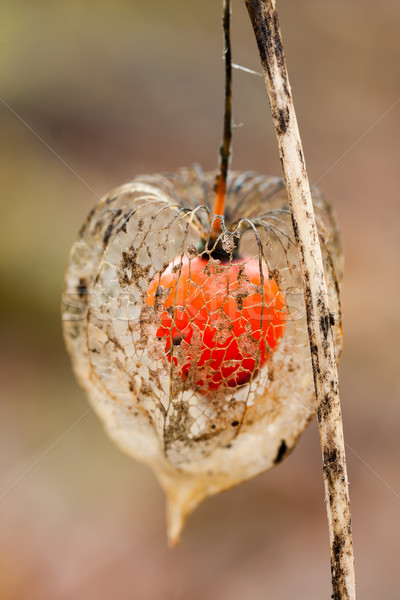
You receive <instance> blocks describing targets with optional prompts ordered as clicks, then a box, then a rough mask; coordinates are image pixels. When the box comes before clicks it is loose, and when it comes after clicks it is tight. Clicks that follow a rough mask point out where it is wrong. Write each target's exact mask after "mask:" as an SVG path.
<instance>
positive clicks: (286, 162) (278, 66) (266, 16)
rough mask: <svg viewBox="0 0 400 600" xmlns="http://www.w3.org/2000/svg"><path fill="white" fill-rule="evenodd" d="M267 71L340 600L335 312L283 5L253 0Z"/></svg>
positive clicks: (345, 514) (342, 546)
mask: <svg viewBox="0 0 400 600" xmlns="http://www.w3.org/2000/svg"><path fill="white" fill-rule="evenodd" d="M245 2H246V6H247V10H248V12H249V15H250V19H251V22H252V25H253V29H254V33H255V36H256V40H257V45H258V49H259V52H260V58H261V64H262V67H263V70H264V77H265V82H266V85H267V90H268V96H269V102H270V105H271V111H272V116H273V121H274V126H275V131H276V135H277V138H278V144H279V151H280V156H281V161H282V167H283V173H284V177H285V181H286V186H287V190H288V197H289V203H290V208H291V214H292V222H293V230H294V236H295V240H296V244H297V248H298V252H299V258H300V265H301V273H302V281H303V289H304V298H305V305H306V311H307V324H308V334H309V340H310V350H311V359H312V368H313V374H314V384H315V393H316V398H317V403H318V422H319V434H320V442H321V450H322V458H323V477H324V485H325V501H326V508H327V514H328V522H329V537H330V547H331V570H332V586H333V595H332V598H333V599H334V600H354V599H355V597H356V590H355V575H354V556H353V541H352V532H351V516H350V503H349V493H348V481H347V470H346V456H345V448H344V439H343V428H342V416H341V408H340V399H339V382H338V372H337V365H336V357H335V348H334V343H333V335H332V328H331V325H332V319H333V317H332V315H331V314H330V312H329V307H328V303H327V298H328V296H327V287H326V281H325V275H324V268H323V262H322V254H321V248H320V245H319V239H318V233H317V229H316V225H315V219H314V211H313V205H312V200H311V192H310V185H309V181H308V176H307V171H306V166H305V161H304V156H303V149H302V144H301V139H300V133H299V129H298V125H297V119H296V114H295V110H294V104H293V98H292V93H291V89H290V85H289V80H288V74H287V70H286V62H285V56H284V52H283V46H282V38H281V33H280V26H279V21H278V14H277V11H276V3H275V0H245Z"/></svg>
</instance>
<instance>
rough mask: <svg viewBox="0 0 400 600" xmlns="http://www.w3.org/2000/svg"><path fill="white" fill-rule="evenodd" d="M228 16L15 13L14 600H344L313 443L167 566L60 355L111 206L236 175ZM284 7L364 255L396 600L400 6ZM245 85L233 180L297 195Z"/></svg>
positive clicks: (354, 479) (10, 55) (315, 164)
mask: <svg viewBox="0 0 400 600" xmlns="http://www.w3.org/2000/svg"><path fill="white" fill-rule="evenodd" d="M220 4H221V2H219V1H218V2H217V1H214V0H202V1H201V2H195V1H194V0H171V1H169V2H166V1H165V0H164V1H161V0H158V1H152V2H140V1H139V0H129V1H128V0H126V1H122V0H119V1H113V2H111V0H110V1H107V0H102V1H100V0H98V1H97V2H95V1H90V0H81V1H79V0H68V1H67V0H64V1H61V0H60V1H58V2H50V1H44V0H38V1H36V2H31V1H30V0H17V1H16V2H12V1H11V0H3V2H2V3H0V23H1V27H0V44H1V49H0V89H1V96H2V98H3V100H4V101H5V102H7V104H8V105H9V107H10V108H7V107H6V106H5V105H4V104H2V105H0V119H1V121H0V127H1V130H0V147H1V169H0V184H1V190H2V194H1V222H2V227H1V231H2V232H1V238H0V244H1V252H0V266H1V303H2V309H1V317H2V321H3V324H2V336H1V350H0V352H1V370H2V375H1V382H2V383H1V392H2V393H1V408H0V410H1V419H0V445H1V446H0V447H1V453H0V468H1V493H2V494H4V493H5V492H7V491H9V493H8V495H7V496H6V497H3V498H2V500H1V501H0V532H1V533H0V598H1V599H2V600H3V599H6V600H9V599H13V600H14V599H16V600H17V599H18V600H22V599H24V600H25V599H29V600H36V599H37V600H70V599H71V600H72V599H74V600H81V599H82V600H92V599H93V600H106V599H107V600H108V599H109V598H111V597H113V598H118V599H119V600H125V599H126V600H128V599H132V598H135V599H136V598H137V599H139V600H147V599H151V600H158V599H160V600H161V599H163V600H183V599H186V598H191V600H197V599H200V598H203V597H205V596H208V597H211V598H213V599H215V600H228V599H229V600H242V599H245V598H246V600H247V599H250V600H258V599H260V600H261V599H264V598H269V599H272V600H292V599H294V598H296V599H304V600H313V599H315V600H317V599H318V600H319V599H321V598H329V596H330V572H329V551H328V533H327V524H326V518H325V507H324V502H323V486H322V478H321V459H320V451H319V446H318V433H317V427H316V424H315V423H313V424H312V425H311V426H310V428H309V429H308V431H307V432H305V434H304V435H303V436H302V438H301V440H300V443H299V445H298V448H297V449H296V451H295V452H294V453H293V454H292V455H291V456H290V458H288V459H287V460H286V461H285V462H284V463H283V464H282V465H281V466H280V467H279V468H277V469H276V470H274V471H272V472H269V473H266V474H264V475H262V476H260V477H258V478H256V479H255V480H253V481H251V482H248V483H246V484H243V485H242V486H240V487H239V488H236V489H234V490H232V491H230V492H228V493H225V494H223V495H221V496H219V497H217V498H214V499H211V500H209V501H207V502H206V503H205V504H204V505H202V506H201V507H200V508H199V509H198V510H197V511H196V512H195V514H194V515H193V516H192V518H191V519H190V521H189V523H188V527H187V529H186V531H185V534H184V538H183V542H182V545H181V547H180V548H179V549H177V550H176V551H173V552H172V551H169V550H167V548H166V542H165V534H164V528H165V524H164V498H163V496H162V493H161V491H160V489H159V487H158V485H157V483H156V481H155V479H154V477H153V475H152V474H151V473H150V472H149V470H148V469H147V468H145V467H143V466H141V465H138V464H136V463H134V462H133V461H131V460H130V459H129V458H127V457H125V456H124V455H122V454H121V453H120V452H119V451H118V450H117V449H116V448H115V447H114V446H113V445H112V443H111V442H110V441H109V440H108V438H107V437H106V436H105V434H104V433H103V430H102V427H101V425H100V423H99V421H98V420H97V418H96V417H95V416H94V414H93V413H92V412H88V413H86V411H87V409H88V404H87V402H86V399H85V397H84V394H83V393H82V391H81V390H80V389H79V388H78V386H77V384H76V383H75V381H74V378H73V376H72V373H71V369H70V364H69V359H68V357H67V355H66V352H65V350H64V347H63V343H62V338H61V327H60V314H59V312H60V311H59V305H60V294H61V287H62V279H63V274H64V269H65V265H66V260H67V255H68V251H69V248H70V246H71V243H72V241H73V239H74V237H75V235H76V232H77V230H78V229H79V227H80V224H81V222H82V221H83V219H84V217H85V215H86V213H87V212H88V210H89V209H90V207H91V206H92V205H93V203H94V202H95V201H96V194H97V195H102V194H103V193H105V192H107V191H108V190H109V189H110V188H112V187H113V186H115V185H117V184H119V183H123V182H125V181H127V180H129V179H130V178H131V177H132V176H133V175H136V174H139V173H146V172H155V171H166V170H174V169H176V168H178V167H179V166H183V165H191V164H192V163H193V162H195V161H197V162H199V163H201V164H202V165H203V167H204V168H205V169H211V168H214V167H215V166H216V162H217V148H218V145H219V140H220V135H221V118H222V96H223V82H222V76H223V63H222V60H221V56H222V41H221V32H220ZM233 5H234V6H233V9H234V28H233V44H234V46H233V48H234V60H235V62H237V63H239V64H242V65H245V66H247V67H250V68H253V69H259V66H258V56H257V51H256V46H255V42H254V40H253V34H252V31H251V29H250V24H249V21H248V18H247V14H246V12H245V10H244V6H243V2H241V1H240V0H234V1H233ZM279 5H280V9H281V24H282V29H283V35H284V41H285V46H286V54H287V59H288V64H289V71H290V76H291V82H292V87H293V89H294V93H295V102H296V107H297V112H298V118H299V121H300V127H301V132H302V136H303V142H304V148H305V155H306V159H307V164H308V167H309V173H310V179H311V181H312V182H315V181H317V180H320V178H322V179H321V180H320V183H319V185H320V187H321V188H322V189H323V190H324V191H325V192H326V193H327V194H328V196H329V198H330V199H331V200H332V201H333V202H334V204H335V206H336V208H337V211H338V214H339V218H340V222H341V225H342V230H343V234H344V240H345V248H346V276H345V288H344V296H343V303H344V319H345V321H344V323H345V349H344V353H343V358H342V363H341V386H342V402H343V412H344V419H345V434H346V441H347V443H348V463H349V465H348V466H349V475H350V481H351V486H350V488H351V500H352V510H353V527H354V536H355V550H356V558H357V575H358V588H359V598H362V599H364V600H395V599H397V598H399V597H400V591H399V585H398V573H399V567H398V557H399V537H400V522H399V514H400V510H399V509H400V496H399V494H400V480H399V466H398V460H399V451H400V436H399V434H398V430H399V425H400V405H399V401H398V400H399V380H398V375H399V342H398V334H399V309H398V301H399V281H398V272H399V265H398V255H399V237H400V236H399V217H400V215H399V191H398V189H399V186H398V175H399V143H398V140H399V124H400V103H399V104H397V106H395V107H394V108H392V110H391V111H390V112H389V113H388V114H387V115H386V116H384V115H385V112H386V111H387V110H388V109H390V107H391V106H392V105H393V103H395V102H396V101H397V100H398V99H399V97H400V85H399V75H398V64H399V58H400V56H399V54H400V52H399V51H400V42H399V34H398V31H399V27H400V4H399V2H398V0H381V2H379V3H376V2H374V1H373V0H353V1H352V2H348V1H346V0H337V1H336V2H331V1H330V0H302V1H299V0H292V1H289V0H287V1H286V2H284V1H283V0H281V1H280V2H279V3H278V6H279ZM234 75H235V120H236V122H237V123H243V127H241V128H239V129H238V130H237V131H236V133H235V139H234V160H233V167H234V168H236V169H243V170H244V169H253V170H256V171H259V172H268V173H270V174H280V163H279V160H278V153H277V145H276V141H275V137H274V133H273V129H272V123H271V118H270V114H269V109H268V107H267V99H266V92H265V88H264V83H263V80H262V79H261V78H259V77H256V76H251V75H247V74H245V73H242V72H238V71H235V73H234ZM12 111H15V113H16V115H18V117H19V118H20V119H23V120H24V121H25V122H26V124H27V125H24V124H23V123H22V121H21V120H19V118H18V117H17V116H16V115H15V114H13V112H12ZM29 128H31V130H29ZM371 128H372V129H371ZM38 136H40V137H41V138H42V139H43V140H44V142H45V144H47V145H48V146H49V148H51V149H52V151H53V153H52V152H51V151H50V150H49V148H47V147H46V146H45V145H44V144H43V143H42V142H41V141H40V140H39V139H38ZM363 136H364V137H363ZM355 142H357V144H356V146H355V147H354V148H353V149H352V150H351V151H350V152H349V153H348V154H346V152H348V151H349V150H350V149H351V147H352V145H353V144H354V143H355ZM54 153H57V154H58V155H59V157H61V159H62V160H60V159H58V158H57V157H56V156H55V154H54ZM338 159H340V161H339V163H338V164H336V166H335V163H336V162H337V161H338ZM63 161H65V163H66V164H63ZM66 165H69V169H68V168H67V167H66ZM332 167H333V168H332ZM330 169H331V170H330ZM72 171H74V172H75V173H76V175H74V174H73V172H72ZM83 182H86V183H87V184H88V186H89V187H90V188H92V190H93V191H91V190H90V189H89V188H88V187H86V186H85V184H84V183H83ZM94 192H95V193H94ZM81 417H82V418H81ZM79 419H81V420H79ZM77 421H78V423H77V424H76V426H74V424H75V423H76V422H77ZM57 440H60V441H59V443H57V445H56V446H55V447H52V445H53V444H54V443H55V442H56V441H57ZM45 452H46V453H47V454H46V456H45V457H44V458H42V459H40V457H41V455H42V454H43V453H45ZM30 467H32V470H31V471H30V472H29V473H28V474H26V475H25V476H24V474H25V473H26V471H27V470H28V469H29V468H30ZM13 486H14V487H13Z"/></svg>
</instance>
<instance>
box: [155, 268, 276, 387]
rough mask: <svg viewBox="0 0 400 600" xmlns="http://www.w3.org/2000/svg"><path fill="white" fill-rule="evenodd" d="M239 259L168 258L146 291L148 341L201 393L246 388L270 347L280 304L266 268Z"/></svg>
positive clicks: (269, 354) (267, 356)
mask: <svg viewBox="0 0 400 600" xmlns="http://www.w3.org/2000/svg"><path fill="white" fill-rule="evenodd" d="M260 267H261V265H260V263H259V260H258V259H254V258H248V257H242V258H239V259H236V260H234V261H232V262H231V263H229V262H227V263H224V262H216V261H213V260H212V259H211V260H208V259H206V258H202V257H196V258H193V259H189V258H188V257H187V256H184V257H183V259H182V261H181V260H180V259H179V260H175V261H174V262H173V263H171V264H170V265H169V266H168V267H167V269H166V270H165V271H164V272H163V273H162V274H161V275H160V274H159V275H157V276H156V277H155V278H154V279H153V281H152V282H151V283H150V286H149V288H148V296H147V300H146V302H147V304H148V305H149V306H154V307H155V308H156V310H157V311H158V313H159V314H158V318H159V319H160V322H161V324H160V326H159V327H158V329H157V332H156V336H157V337H158V338H159V339H163V340H165V348H164V351H165V354H166V356H167V358H168V360H169V361H170V362H172V361H173V363H174V368H175V375H178V377H181V378H182V379H183V380H188V379H189V380H190V381H191V382H192V384H193V386H194V387H195V388H196V389H197V390H199V391H201V392H202V393H207V392H209V391H212V390H218V389H220V388H222V387H229V388H233V387H237V386H239V385H244V384H246V383H248V382H249V381H250V380H251V378H252V377H253V376H254V375H255V372H256V370H257V369H259V368H261V367H262V366H263V365H265V363H266V362H267V360H268V358H269V357H270V356H271V354H272V352H273V351H274V350H275V349H276V347H277V346H278V344H279V342H280V340H281V338H282V336H283V334H284V331H285V323H286V315H287V312H286V304H285V300H284V297H283V295H282V293H281V292H280V291H279V288H278V285H277V283H276V282H275V280H274V279H270V278H269V274H268V268H267V266H266V265H265V264H264V263H263V265H262V267H261V268H260Z"/></svg>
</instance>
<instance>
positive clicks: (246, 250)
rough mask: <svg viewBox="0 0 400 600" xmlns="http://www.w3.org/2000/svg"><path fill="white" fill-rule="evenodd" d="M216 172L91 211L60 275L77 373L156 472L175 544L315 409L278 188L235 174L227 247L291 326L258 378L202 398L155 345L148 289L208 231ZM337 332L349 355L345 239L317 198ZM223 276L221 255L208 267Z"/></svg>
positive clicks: (292, 253) (119, 436) (287, 219)
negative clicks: (264, 274)
mask: <svg viewBox="0 0 400 600" xmlns="http://www.w3.org/2000/svg"><path fill="white" fill-rule="evenodd" d="M214 181H215V173H208V174H204V173H203V172H202V170H201V169H200V167H195V168H192V169H181V170H180V171H179V172H178V173H176V174H168V175H163V176H162V175H154V176H141V177H137V178H135V179H134V180H133V181H132V182H131V183H128V184H126V185H123V186H121V187H119V188H117V189H115V190H113V191H112V192H111V193H110V194H108V195H107V196H106V197H105V198H103V199H102V201H101V202H100V203H99V204H98V205H97V206H96V207H95V208H94V209H93V210H92V211H91V213H90V214H89V216H88V218H87V220H86V222H85V224H84V225H83V227H82V229H81V231H80V233H79V236H78V239H77V241H76V242H75V244H74V246H73V248H72V251H71V256H70V260H69V265H68V269H67V273H66V278H65V286H64V295H63V326H64V335H65V340H66V344H67V347H68V350H69V353H70V355H71V359H72V363H73V368H74V371H75V374H76V376H77V379H78V381H79V383H80V384H81V386H82V387H83V388H84V389H85V391H86V392H87V394H88V397H89V400H90V402H91V404H92V406H93V408H94V410H95V411H96V412H97V413H98V415H99V416H100V418H101V419H102V421H103V422H104V424H105V427H106V430H107V432H108V433H109V435H110V436H111V437H112V439H113V440H114V441H115V442H116V443H117V445H118V446H119V447H120V448H121V449H122V450H123V451H124V452H126V453H127V454H129V455H130V456H132V457H133V458H135V459H136V460H139V461H141V462H144V463H146V464H148V465H149V466H150V467H151V468H152V469H153V470H154V472H155V473H156V475H157V477H158V479H159V481H160V484H161V485H162V487H163V488H164V490H165V492H166V495H167V499H168V537H169V540H170V543H171V544H172V545H174V544H176V543H177V542H178V541H179V537H180V533H181V530H182V527H183V525H184V522H185V519H186V517H187V515H188V514H189V513H190V512H191V511H193V510H194V508H195V507H196V506H197V505H198V504H199V503H200V502H201V501H202V500H204V499H205V498H207V497H208V496H211V495H213V494H217V493H218V492H221V491H223V490H226V489H228V488H230V487H232V486H234V485H236V484H238V483H240V482H241V481H244V480H246V479H249V478H250V477H253V476H255V475H257V474H259V473H262V472H263V471H266V470H267V469H269V468H271V467H273V466H274V465H276V464H277V463H279V462H280V461H281V460H282V458H283V457H284V456H287V454H288V453H289V452H290V451H291V450H292V448H293V447H294V445H295V443H296V440H297V439H298V437H299V435H300V434H301V432H302V431H303V430H304V428H305V427H306V426H307V424H308V423H309V422H310V420H311V419H312V417H313V416H314V414H315V412H316V404H315V394H314V384H313V375H312V369H311V360H310V351H309V343H308V336H307V325H306V318H305V307H304V297H303V290H302V286H301V277H300V269H299V263H298V255H297V250H296V246H295V243H294V238H293V230H292V224H291V216H290V211H289V207H288V200H287V194H286V189H285V186H284V183H283V181H282V180H281V179H279V178H276V177H267V176H264V175H257V174H255V173H250V172H249V173H232V174H231V175H230V178H229V181H228V197H227V207H226V213H225V221H224V223H223V226H222V231H221V236H220V238H221V239H220V243H221V245H222V246H223V248H224V250H225V251H226V252H227V253H228V254H231V255H232V253H233V252H234V251H235V248H236V249H237V246H239V249H240V255H243V256H246V257H256V258H257V259H258V260H260V264H264V263H265V264H266V265H267V267H268V271H269V274H270V278H273V279H275V281H276V283H277V284H278V286H279V289H280V291H281V293H282V294H283V296H284V298H285V301H286V309H287V316H286V329H285V333H284V336H283V338H282V339H281V340H280V343H279V344H278V346H277V348H276V349H275V350H274V352H272V353H271V357H270V358H269V360H268V361H267V364H265V365H264V366H263V367H261V368H260V369H258V370H257V371H255V372H254V374H253V376H252V377H251V378H250V381H249V382H248V383H246V384H245V385H242V386H239V387H236V388H228V387H227V388H222V389H219V390H215V391H214V392H212V393H211V392H210V393H208V394H205V393H204V391H201V390H198V389H196V382H195V380H192V381H191V380H190V378H189V380H187V381H183V379H182V377H179V376H176V375H175V373H174V366H173V365H174V363H173V362H172V361H169V360H167V357H166V356H165V353H163V344H162V342H160V341H159V340H158V339H157V336H156V333H157V328H158V326H159V322H160V321H159V318H160V311H157V309H156V308H155V307H152V306H149V305H148V303H146V297H147V296H146V295H147V290H148V287H149V283H150V282H151V281H152V280H153V279H154V277H156V276H157V274H161V273H163V272H164V271H165V269H167V268H168V266H169V265H170V264H171V262H172V261H178V263H179V261H182V257H189V259H194V258H195V257H196V256H197V255H198V254H199V252H201V251H202V249H204V244H203V246H201V240H202V239H207V236H208V235H209V231H210V220H211V217H210V215H211V212H212V211H211V208H210V207H211V206H212V205H213V201H214V191H213V188H214ZM313 203H314V209H315V213H316V220H317V227H318V231H319V235H320V240H321V247H322V253H323V258H324V266H325V273H326V278H327V284H328V296H329V297H328V299H327V300H328V303H329V307H330V311H331V315H332V321H334V322H335V325H334V337H335V346H336V355H337V356H339V354H340V349H341V316H340V295H339V291H340V290H339V287H340V281H341V276H342V254H341V247H340V236H339V233H338V228H337V224H336V221H335V217H334V215H333V214H332V210H331V209H330V207H329V205H328V204H327V202H326V200H325V199H324V198H323V196H321V194H320V193H319V192H318V191H314V193H313ZM210 260H212V261H213V263H214V264H216V265H218V258H216V259H215V258H210Z"/></svg>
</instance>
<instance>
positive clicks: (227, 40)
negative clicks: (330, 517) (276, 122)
mask: <svg viewBox="0 0 400 600" xmlns="http://www.w3.org/2000/svg"><path fill="white" fill-rule="evenodd" d="M230 22H231V2H230V0H224V8H223V21H222V26H223V30H224V58H225V112H224V132H223V137H222V144H221V147H220V149H219V156H220V161H219V172H218V175H217V179H216V181H215V188H214V189H215V193H216V199H215V205H214V213H213V214H214V217H216V218H215V219H214V225H213V231H214V234H217V233H218V232H219V230H220V227H221V218H220V217H222V216H223V214H224V208H225V198H226V181H227V178H228V170H229V162H230V158H231V145H232V50H231V37H230Z"/></svg>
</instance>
